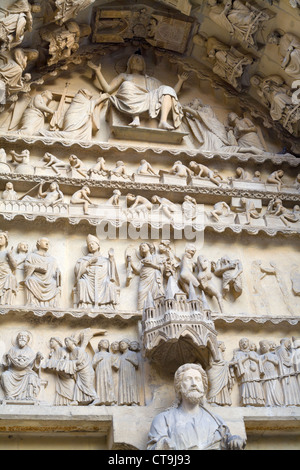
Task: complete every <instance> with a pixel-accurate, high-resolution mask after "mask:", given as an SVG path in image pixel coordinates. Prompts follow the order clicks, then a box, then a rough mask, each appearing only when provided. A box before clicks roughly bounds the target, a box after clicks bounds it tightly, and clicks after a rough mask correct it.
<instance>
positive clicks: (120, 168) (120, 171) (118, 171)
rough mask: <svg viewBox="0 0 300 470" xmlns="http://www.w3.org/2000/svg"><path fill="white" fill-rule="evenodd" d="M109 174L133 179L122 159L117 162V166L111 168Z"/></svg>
mask: <svg viewBox="0 0 300 470" xmlns="http://www.w3.org/2000/svg"><path fill="white" fill-rule="evenodd" d="M109 176H116V177H117V178H123V179H131V175H129V174H128V173H127V169H126V165H125V163H124V162H123V161H122V160H119V161H118V162H117V163H116V166H115V168H113V169H112V170H109Z"/></svg>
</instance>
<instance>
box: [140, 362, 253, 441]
mask: <svg viewBox="0 0 300 470" xmlns="http://www.w3.org/2000/svg"><path fill="white" fill-rule="evenodd" d="M174 386H175V393H176V402H175V403H174V405H173V406H172V407H171V408H169V409H168V410H166V411H163V412H162V413H160V414H159V415H158V416H156V417H155V418H154V420H153V422H152V425H151V429H150V433H149V436H148V437H149V441H148V450H213V449H214V450H242V449H243V448H244V447H245V441H244V440H243V439H242V438H241V437H239V436H233V435H232V434H231V433H230V430H229V429H228V427H227V426H226V425H225V423H224V422H223V420H222V419H221V418H220V417H219V416H217V415H215V414H212V413H211V412H209V411H208V410H206V409H205V408H204V407H203V399H204V397H205V394H206V392H207V388H208V382H207V375H206V373H205V371H204V370H203V368H202V367H201V366H200V365H199V364H184V365H183V366H180V367H179V369H178V370H177V372H176V373H175V378H174Z"/></svg>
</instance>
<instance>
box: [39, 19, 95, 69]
mask: <svg viewBox="0 0 300 470" xmlns="http://www.w3.org/2000/svg"><path fill="white" fill-rule="evenodd" d="M91 32H92V30H91V27H90V26H89V25H88V24H78V23H76V22H75V21H67V22H66V23H64V24H63V25H62V26H61V27H59V28H57V27H53V25H50V26H48V27H46V28H42V29H41V30H40V36H41V39H42V40H43V41H44V42H46V43H49V45H48V47H47V49H48V53H49V56H50V57H48V59H47V64H48V65H50V66H51V65H54V64H56V63H57V62H59V61H62V60H65V59H68V58H70V57H71V56H72V55H73V54H74V53H75V52H76V51H78V49H79V46H80V40H81V39H82V38H84V37H87V36H89V35H90V34H91Z"/></svg>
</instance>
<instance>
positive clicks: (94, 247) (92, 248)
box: [86, 235, 100, 253]
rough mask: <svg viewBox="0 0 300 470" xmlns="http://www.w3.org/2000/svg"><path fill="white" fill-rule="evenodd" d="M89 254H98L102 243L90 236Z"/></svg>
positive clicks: (88, 240) (88, 237)
mask: <svg viewBox="0 0 300 470" xmlns="http://www.w3.org/2000/svg"><path fill="white" fill-rule="evenodd" d="M86 243H87V247H88V250H89V253H96V251H98V250H99V249H100V241H99V239H98V238H97V237H94V235H88V236H87V239H86Z"/></svg>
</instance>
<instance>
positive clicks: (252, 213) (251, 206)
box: [240, 197, 261, 225]
mask: <svg viewBox="0 0 300 470" xmlns="http://www.w3.org/2000/svg"><path fill="white" fill-rule="evenodd" d="M240 202H241V211H242V212H243V213H244V214H245V215H246V219H247V222H246V224H248V225H250V224H251V218H252V219H255V220H257V219H259V218H260V217H261V214H260V213H259V211H258V210H257V208H256V206H255V203H254V202H253V201H252V200H251V199H248V198H246V197H242V198H241V200H240Z"/></svg>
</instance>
